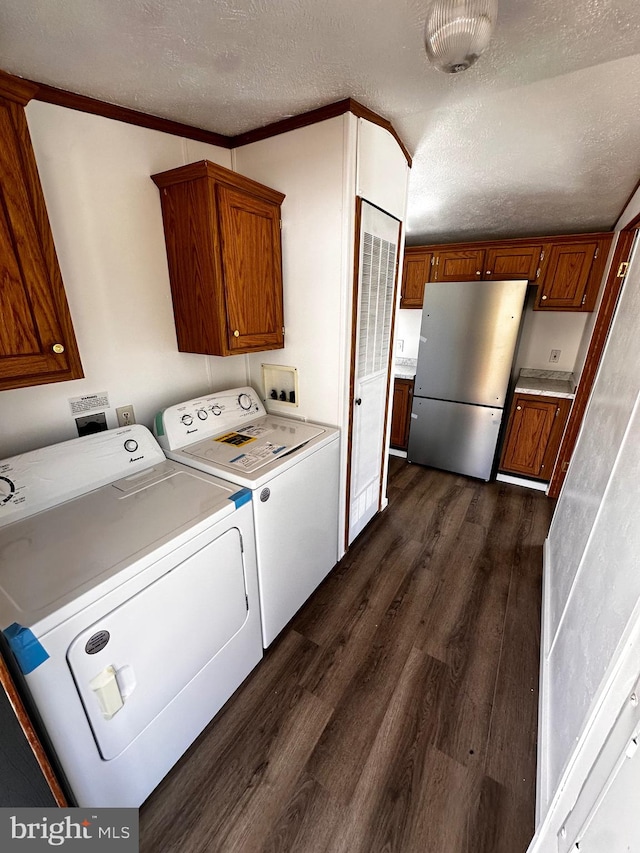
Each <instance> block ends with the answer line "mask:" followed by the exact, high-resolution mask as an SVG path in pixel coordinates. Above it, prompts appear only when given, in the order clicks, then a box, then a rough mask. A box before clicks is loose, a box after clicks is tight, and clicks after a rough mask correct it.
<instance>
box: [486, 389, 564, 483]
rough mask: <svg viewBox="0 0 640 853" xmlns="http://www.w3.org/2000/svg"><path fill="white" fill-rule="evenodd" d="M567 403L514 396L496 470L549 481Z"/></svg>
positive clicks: (529, 396)
mask: <svg viewBox="0 0 640 853" xmlns="http://www.w3.org/2000/svg"><path fill="white" fill-rule="evenodd" d="M570 409H571V400H569V399H567V398H564V397H547V396H543V395H540V394H519V393H516V394H515V395H514V398H513V402H512V404H511V411H510V413H509V422H508V424H507V433H506V436H505V441H504V445H503V448H502V456H501V458H500V470H501V471H504V472H506V473H510V474H521V475H523V476H525V477H532V478H534V479H537V480H549V479H551V474H552V472H553V466H554V464H555V460H556V456H557V455H558V449H559V447H560V440H561V439H562V433H563V432H564V428H565V425H566V423H567V418H568V417H569V410H570Z"/></svg>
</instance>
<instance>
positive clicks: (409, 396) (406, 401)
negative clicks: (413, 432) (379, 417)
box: [391, 379, 413, 450]
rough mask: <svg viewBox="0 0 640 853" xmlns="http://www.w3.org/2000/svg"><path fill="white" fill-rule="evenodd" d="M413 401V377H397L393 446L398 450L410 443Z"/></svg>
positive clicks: (394, 396)
mask: <svg viewBox="0 0 640 853" xmlns="http://www.w3.org/2000/svg"><path fill="white" fill-rule="evenodd" d="M412 401H413V379H395V380H394V383H393V411H392V413H391V447H395V448H396V449H397V450H406V449H407V447H408V445H409V425H410V424H411V404H412Z"/></svg>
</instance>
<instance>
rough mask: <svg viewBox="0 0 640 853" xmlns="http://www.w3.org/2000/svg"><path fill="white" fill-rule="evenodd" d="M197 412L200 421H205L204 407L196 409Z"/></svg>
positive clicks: (206, 416)
mask: <svg viewBox="0 0 640 853" xmlns="http://www.w3.org/2000/svg"><path fill="white" fill-rule="evenodd" d="M197 414H198V417H199V418H200V420H201V421H206V419H207V418H208V415H207V411H206V409H198V412H197Z"/></svg>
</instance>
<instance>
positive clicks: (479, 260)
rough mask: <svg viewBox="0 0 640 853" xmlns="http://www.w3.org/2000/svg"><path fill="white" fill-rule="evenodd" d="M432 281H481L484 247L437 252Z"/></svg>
mask: <svg viewBox="0 0 640 853" xmlns="http://www.w3.org/2000/svg"><path fill="white" fill-rule="evenodd" d="M434 254H435V262H434V264H433V267H432V275H431V281H480V280H481V279H482V271H483V269H484V266H483V265H484V249H473V248H469V249H456V250H455V251H439V252H435V253H434Z"/></svg>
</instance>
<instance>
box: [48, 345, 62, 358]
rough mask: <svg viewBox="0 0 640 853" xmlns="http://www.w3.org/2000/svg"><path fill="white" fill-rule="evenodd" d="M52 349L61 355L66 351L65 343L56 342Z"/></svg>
mask: <svg viewBox="0 0 640 853" xmlns="http://www.w3.org/2000/svg"><path fill="white" fill-rule="evenodd" d="M51 349H52V350H53V351H54V352H55V354H56V355H60V354H61V353H63V352H64V344H54V345H53V346H52V347H51Z"/></svg>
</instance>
